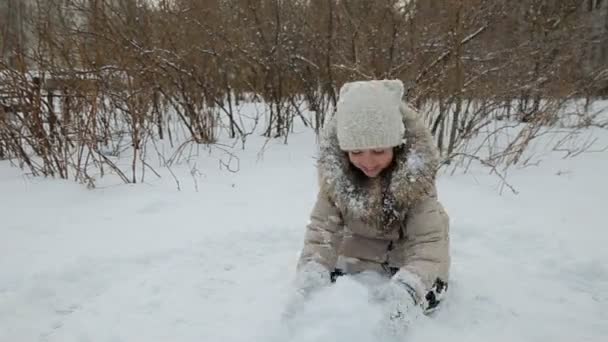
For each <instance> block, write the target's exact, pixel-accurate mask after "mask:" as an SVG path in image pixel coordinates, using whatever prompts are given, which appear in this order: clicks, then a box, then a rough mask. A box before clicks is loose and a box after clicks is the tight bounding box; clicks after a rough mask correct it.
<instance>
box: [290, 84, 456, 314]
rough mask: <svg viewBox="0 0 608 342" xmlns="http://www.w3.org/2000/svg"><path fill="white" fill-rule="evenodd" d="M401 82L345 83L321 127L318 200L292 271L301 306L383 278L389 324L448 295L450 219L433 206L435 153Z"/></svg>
mask: <svg viewBox="0 0 608 342" xmlns="http://www.w3.org/2000/svg"><path fill="white" fill-rule="evenodd" d="M403 91H404V89H403V84H402V82H401V81H398V80H374V81H359V82H352V83H346V84H345V85H344V86H343V87H342V88H341V89H340V100H339V102H338V105H337V108H336V115H335V116H334V117H333V118H332V119H331V121H330V122H329V123H328V124H327V125H326V128H325V132H324V136H323V137H322V140H321V144H320V155H319V159H318V177H319V187H320V189H319V193H318V197H317V202H316V204H315V206H314V208H313V210H312V214H311V220H310V223H309V224H308V226H307V229H306V234H305V238H304V246H303V249H302V251H301V254H300V259H299V261H298V266H297V276H296V285H297V287H298V289H299V293H301V294H303V295H305V296H307V295H309V294H310V293H311V292H312V291H314V290H316V289H319V288H321V287H323V286H326V285H329V284H331V283H332V282H334V281H335V280H336V278H337V277H338V276H341V275H345V274H357V273H361V272H364V271H373V272H377V273H380V274H382V275H385V276H386V277H387V278H390V281H388V282H386V284H385V287H384V289H383V290H382V291H381V292H382V293H383V296H384V299H386V300H387V302H388V304H389V308H390V309H389V315H390V318H391V319H393V320H394V319H402V320H406V321H409V320H411V318H412V316H414V315H416V312H420V313H429V312H431V311H432V310H433V309H435V308H436V307H437V305H438V304H439V303H440V301H441V299H442V297H443V295H444V294H445V291H446V290H447V283H448V273H449V267H450V254H449V235H448V231H449V219H448V215H447V214H446V212H445V210H444V208H443V207H442V205H441V204H440V203H439V202H438V199H437V192H436V187H435V174H436V171H437V168H438V164H439V163H438V159H439V158H438V151H437V149H436V147H435V145H434V143H433V139H432V136H431V133H430V131H429V130H428V129H427V128H426V127H425V126H424V124H423V123H422V121H421V120H420V119H419V118H418V117H417V113H416V112H415V111H414V110H413V109H412V108H411V107H409V106H408V105H407V104H405V103H404V102H402V100H401V99H402V97H403Z"/></svg>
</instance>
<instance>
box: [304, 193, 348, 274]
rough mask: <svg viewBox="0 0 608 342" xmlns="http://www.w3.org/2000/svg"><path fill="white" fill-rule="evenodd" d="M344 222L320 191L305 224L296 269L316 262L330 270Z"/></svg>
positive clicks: (332, 204) (334, 259)
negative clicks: (302, 243)
mask: <svg viewBox="0 0 608 342" xmlns="http://www.w3.org/2000/svg"><path fill="white" fill-rule="evenodd" d="M343 229H344V223H343V220H342V215H341V213H340V211H339V210H338V208H337V207H336V206H335V204H334V203H333V201H332V200H331V199H330V198H329V197H328V196H327V195H326V194H325V193H323V191H320V192H319V194H318V196H317V201H316V203H315V206H314V208H313V210H312V213H311V215H310V222H309V223H308V225H307V226H306V233H305V236H304V247H303V248H302V251H301V253H300V260H299V262H298V269H301V268H302V267H303V266H304V265H305V264H307V263H309V262H316V263H317V264H320V265H322V266H323V267H325V268H326V269H327V270H328V271H330V272H332V271H333V270H334V268H335V266H336V261H337V259H338V249H339V246H340V243H341V241H342V233H343Z"/></svg>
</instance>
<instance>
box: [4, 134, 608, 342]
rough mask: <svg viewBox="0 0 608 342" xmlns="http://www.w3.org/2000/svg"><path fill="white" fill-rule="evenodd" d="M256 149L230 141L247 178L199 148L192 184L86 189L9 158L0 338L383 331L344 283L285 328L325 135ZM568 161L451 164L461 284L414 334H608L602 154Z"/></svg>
mask: <svg viewBox="0 0 608 342" xmlns="http://www.w3.org/2000/svg"><path fill="white" fill-rule="evenodd" d="M598 132H599V133H598V134H600V140H599V141H598V144H599V145H598V146H600V145H601V144H603V145H607V144H608V134H606V132H600V131H598ZM262 144H263V141H262V140H261V139H260V140H258V141H256V140H255V139H254V138H253V137H252V138H251V140H250V142H249V144H248V148H247V149H246V150H244V151H235V153H237V155H238V157H239V161H240V163H239V166H240V170H239V172H237V173H232V172H228V171H226V170H220V168H219V167H218V165H219V163H218V159H216V158H215V157H214V156H213V155H212V156H206V155H204V153H203V154H202V155H201V156H200V157H199V158H198V162H197V169H198V170H199V171H200V173H201V174H200V175H198V174H196V173H195V174H194V176H193V175H191V174H190V173H189V171H190V170H191V169H190V168H188V167H184V168H183V170H182V169H180V168H179V167H177V166H176V167H175V170H174V171H175V172H176V175H177V177H178V179H179V180H180V187H181V191H177V190H176V183H175V181H174V180H173V178H172V177H171V176H168V175H167V176H166V177H163V178H162V179H154V176H153V175H151V174H149V175H148V176H147V178H146V179H147V180H148V182H146V183H145V184H137V185H119V184H118V182H114V183H113V181H112V179H111V178H110V180H109V181H105V182H102V183H100V187H99V188H98V189H95V190H87V189H86V188H85V187H84V186H82V185H78V184H75V183H72V182H70V181H60V180H50V179H40V178H29V177H26V176H23V175H22V172H21V171H20V170H18V169H16V168H13V167H10V165H9V163H8V162H7V161H0V341H3V342H4V341H7V342H9V341H10V342H12V341H62V342H64V341H66V342H67V341H82V342H84V341H108V342H110V341H111V342H119V341H129V342H131V341H146V342H150V341H273V342H275V341H276V342H279V341H352V342H363V341H376V340H378V339H377V338H376V337H374V335H373V334H374V332H375V326H376V325H375V323H377V321H378V319H379V317H380V310H379V308H377V307H375V306H374V305H373V304H370V303H369V302H368V298H367V292H366V289H365V288H364V287H363V286H362V285H361V284H360V283H358V282H356V281H355V280H352V279H349V278H341V279H340V280H339V281H338V282H337V283H336V285H335V286H333V287H332V288H329V289H327V290H326V291H325V292H323V293H321V294H320V295H319V297H316V298H314V299H313V301H312V302H310V303H309V306H308V307H307V308H306V310H305V313H306V314H307V315H306V316H304V317H303V318H302V320H301V321H298V324H299V325H298V326H297V329H295V330H293V331H287V330H285V329H284V328H285V326H284V325H281V323H280V321H279V318H280V313H281V312H282V309H283V306H284V304H285V301H286V299H287V296H288V294H289V289H290V288H289V286H290V281H291V279H292V277H293V272H294V266H295V261H296V260H297V256H298V253H299V250H300V248H301V245H302V238H303V234H304V227H305V224H306V223H307V222H308V215H309V211H310V209H311V208H312V205H313V203H314V199H315V196H316V189H317V187H316V179H315V175H316V173H315V169H314V156H315V141H314V136H313V135H312V134H311V133H310V132H308V131H302V132H298V133H295V134H294V135H292V136H291V138H290V144H289V145H283V144H281V143H280V142H278V141H277V142H271V143H269V144H268V145H267V146H265V152H264V153H263V154H260V153H259V152H260V149H261V146H262ZM216 152H217V151H216ZM215 156H216V157H219V158H226V156H225V155H223V156H222V155H221V154H218V153H216V154H215ZM560 156H561V155H559V154H553V155H547V156H546V157H544V160H543V162H542V163H541V164H540V166H531V167H528V168H525V169H520V170H512V171H511V172H510V173H509V181H510V182H511V183H512V184H513V185H514V186H515V187H516V188H517V190H518V191H519V194H518V195H515V194H513V193H511V192H509V191H504V192H503V193H502V195H500V194H499V191H498V188H497V181H498V178H497V177H496V176H490V175H488V174H487V170H483V169H473V170H471V172H470V173H468V174H458V173H457V174H455V175H448V174H445V175H442V177H441V178H440V180H439V192H440V199H441V200H442V202H443V203H444V205H445V207H446V208H447V210H448V211H449V214H450V216H451V238H452V255H453V266H452V273H451V282H450V290H449V293H450V295H449V297H448V299H447V300H446V301H445V303H444V306H443V308H442V309H441V310H440V311H439V312H437V313H436V314H435V315H434V316H433V317H430V318H425V319H423V320H421V321H420V322H419V323H418V324H417V325H416V326H414V327H413V328H412V329H411V330H410V332H409V333H408V335H407V336H405V338H404V339H403V340H405V341H420V342H422V341H483V342H487V341H493V342H494V341H568V342H571V341H598V342H599V341H606V340H608V309H607V308H608V247H607V246H606V245H607V244H608V229H607V227H608V226H607V224H606V220H607V219H606V217H607V216H606V210H607V208H608V205H607V204H608V179H607V177H608V152H604V153H589V154H583V155H581V156H579V157H578V158H576V159H569V160H562V159H561V158H560ZM195 180H196V184H197V187H198V191H196V190H195V182H194V181H195Z"/></svg>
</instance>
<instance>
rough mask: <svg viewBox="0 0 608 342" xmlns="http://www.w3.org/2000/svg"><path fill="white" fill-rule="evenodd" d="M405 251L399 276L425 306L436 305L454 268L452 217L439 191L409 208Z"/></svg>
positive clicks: (427, 307)
mask: <svg viewBox="0 0 608 342" xmlns="http://www.w3.org/2000/svg"><path fill="white" fill-rule="evenodd" d="M403 253H404V258H403V260H404V264H403V266H402V267H401V268H400V269H399V271H398V272H397V274H395V278H396V279H397V280H400V281H401V282H403V283H405V284H406V285H408V287H409V288H410V289H411V290H412V294H413V295H414V297H415V300H416V302H417V303H418V304H420V305H421V306H422V307H423V308H424V309H425V310H427V311H430V310H432V309H434V308H435V307H436V306H437V305H438V304H439V302H440V301H441V299H442V297H443V296H444V295H445V292H446V290H447V284H448V278H449V269H450V238H449V217H448V214H447V213H446V211H445V209H444V208H443V206H442V205H441V203H439V201H438V200H437V196H436V195H435V194H433V195H428V196H425V197H423V198H422V199H420V200H419V201H417V202H416V203H415V204H414V205H413V206H412V207H411V209H410V210H409V212H408V215H407V218H406V224H405V244H404V249H403Z"/></svg>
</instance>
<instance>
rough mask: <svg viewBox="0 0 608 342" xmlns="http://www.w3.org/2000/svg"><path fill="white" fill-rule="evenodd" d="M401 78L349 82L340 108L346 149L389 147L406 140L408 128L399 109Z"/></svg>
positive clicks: (340, 131) (340, 138)
mask: <svg viewBox="0 0 608 342" xmlns="http://www.w3.org/2000/svg"><path fill="white" fill-rule="evenodd" d="M403 91H404V90H403V83H402V82H401V81H400V80H373V81H357V82H349V83H345V84H344V85H343V86H342V88H341V89H340V100H339V101H338V105H337V110H336V116H337V118H336V120H337V133H338V142H339V145H340V149H341V150H343V151H353V150H364V149H374V148H388V147H394V146H398V145H400V144H401V143H402V142H403V133H404V131H405V127H404V126H403V121H402V117H401V111H400V109H399V107H400V105H401V98H402V97H403Z"/></svg>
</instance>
